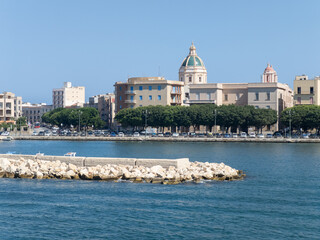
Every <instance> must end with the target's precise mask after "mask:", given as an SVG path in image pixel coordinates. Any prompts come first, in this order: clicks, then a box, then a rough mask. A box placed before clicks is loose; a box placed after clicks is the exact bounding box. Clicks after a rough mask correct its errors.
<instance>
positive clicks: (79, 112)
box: [78, 110, 82, 133]
mask: <svg viewBox="0 0 320 240" xmlns="http://www.w3.org/2000/svg"><path fill="white" fill-rule="evenodd" d="M78 114H79V125H78V132H79V133H80V116H81V114H82V112H81V111H80V110H79V111H78Z"/></svg>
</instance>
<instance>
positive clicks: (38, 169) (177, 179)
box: [0, 158, 245, 184]
mask: <svg viewBox="0 0 320 240" xmlns="http://www.w3.org/2000/svg"><path fill="white" fill-rule="evenodd" d="M244 176H245V174H243V172H242V171H239V170H236V169H234V168H231V167H229V166H227V165H225V164H224V163H208V162H190V165H189V166H188V167H185V168H176V167H174V166H169V167H168V168H164V167H162V166H160V165H156V166H153V167H145V166H129V165H114V164H107V165H103V166H101V165H97V166H94V167H79V166H76V165H74V164H72V163H65V162H61V161H59V160H56V161H44V160H39V159H36V160H31V159H24V158H20V159H18V160H14V159H8V158H0V178H30V179H31V178H35V179H49V178H56V179H82V180H105V181H124V180H127V181H132V182H135V183H142V182H145V183H162V184H179V183H183V182H196V183H198V182H201V181H202V180H218V181H224V180H229V181H230V180H239V179H243V177H244Z"/></svg>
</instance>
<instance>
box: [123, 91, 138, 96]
mask: <svg viewBox="0 0 320 240" xmlns="http://www.w3.org/2000/svg"><path fill="white" fill-rule="evenodd" d="M125 94H128V95H135V94H136V91H126V92H125Z"/></svg>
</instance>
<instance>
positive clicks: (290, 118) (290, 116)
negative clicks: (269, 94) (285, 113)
mask: <svg viewBox="0 0 320 240" xmlns="http://www.w3.org/2000/svg"><path fill="white" fill-rule="evenodd" d="M292 113H294V111H292ZM291 121H292V114H291V109H289V131H290V138H292V131H291Z"/></svg>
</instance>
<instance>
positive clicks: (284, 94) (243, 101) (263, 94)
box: [187, 64, 293, 130]
mask: <svg viewBox="0 0 320 240" xmlns="http://www.w3.org/2000/svg"><path fill="white" fill-rule="evenodd" d="M189 92H190V93H189V94H190V98H189V100H188V101H187V103H188V104H190V105H191V104H216V105H228V104H235V105H242V106H244V105H252V106H254V107H255V108H265V109H274V110H276V111H277V113H278V116H280V113H281V112H282V111H283V110H284V109H285V108H288V107H292V106H293V91H292V89H291V88H290V87H289V86H288V85H287V84H282V83H279V82H278V77H277V73H276V71H275V70H274V69H273V68H272V66H270V65H269V64H268V66H267V68H266V69H265V70H264V73H263V76H262V81H261V82H258V83H207V84H190V85H189ZM273 130H278V126H275V128H274V129H273Z"/></svg>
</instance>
